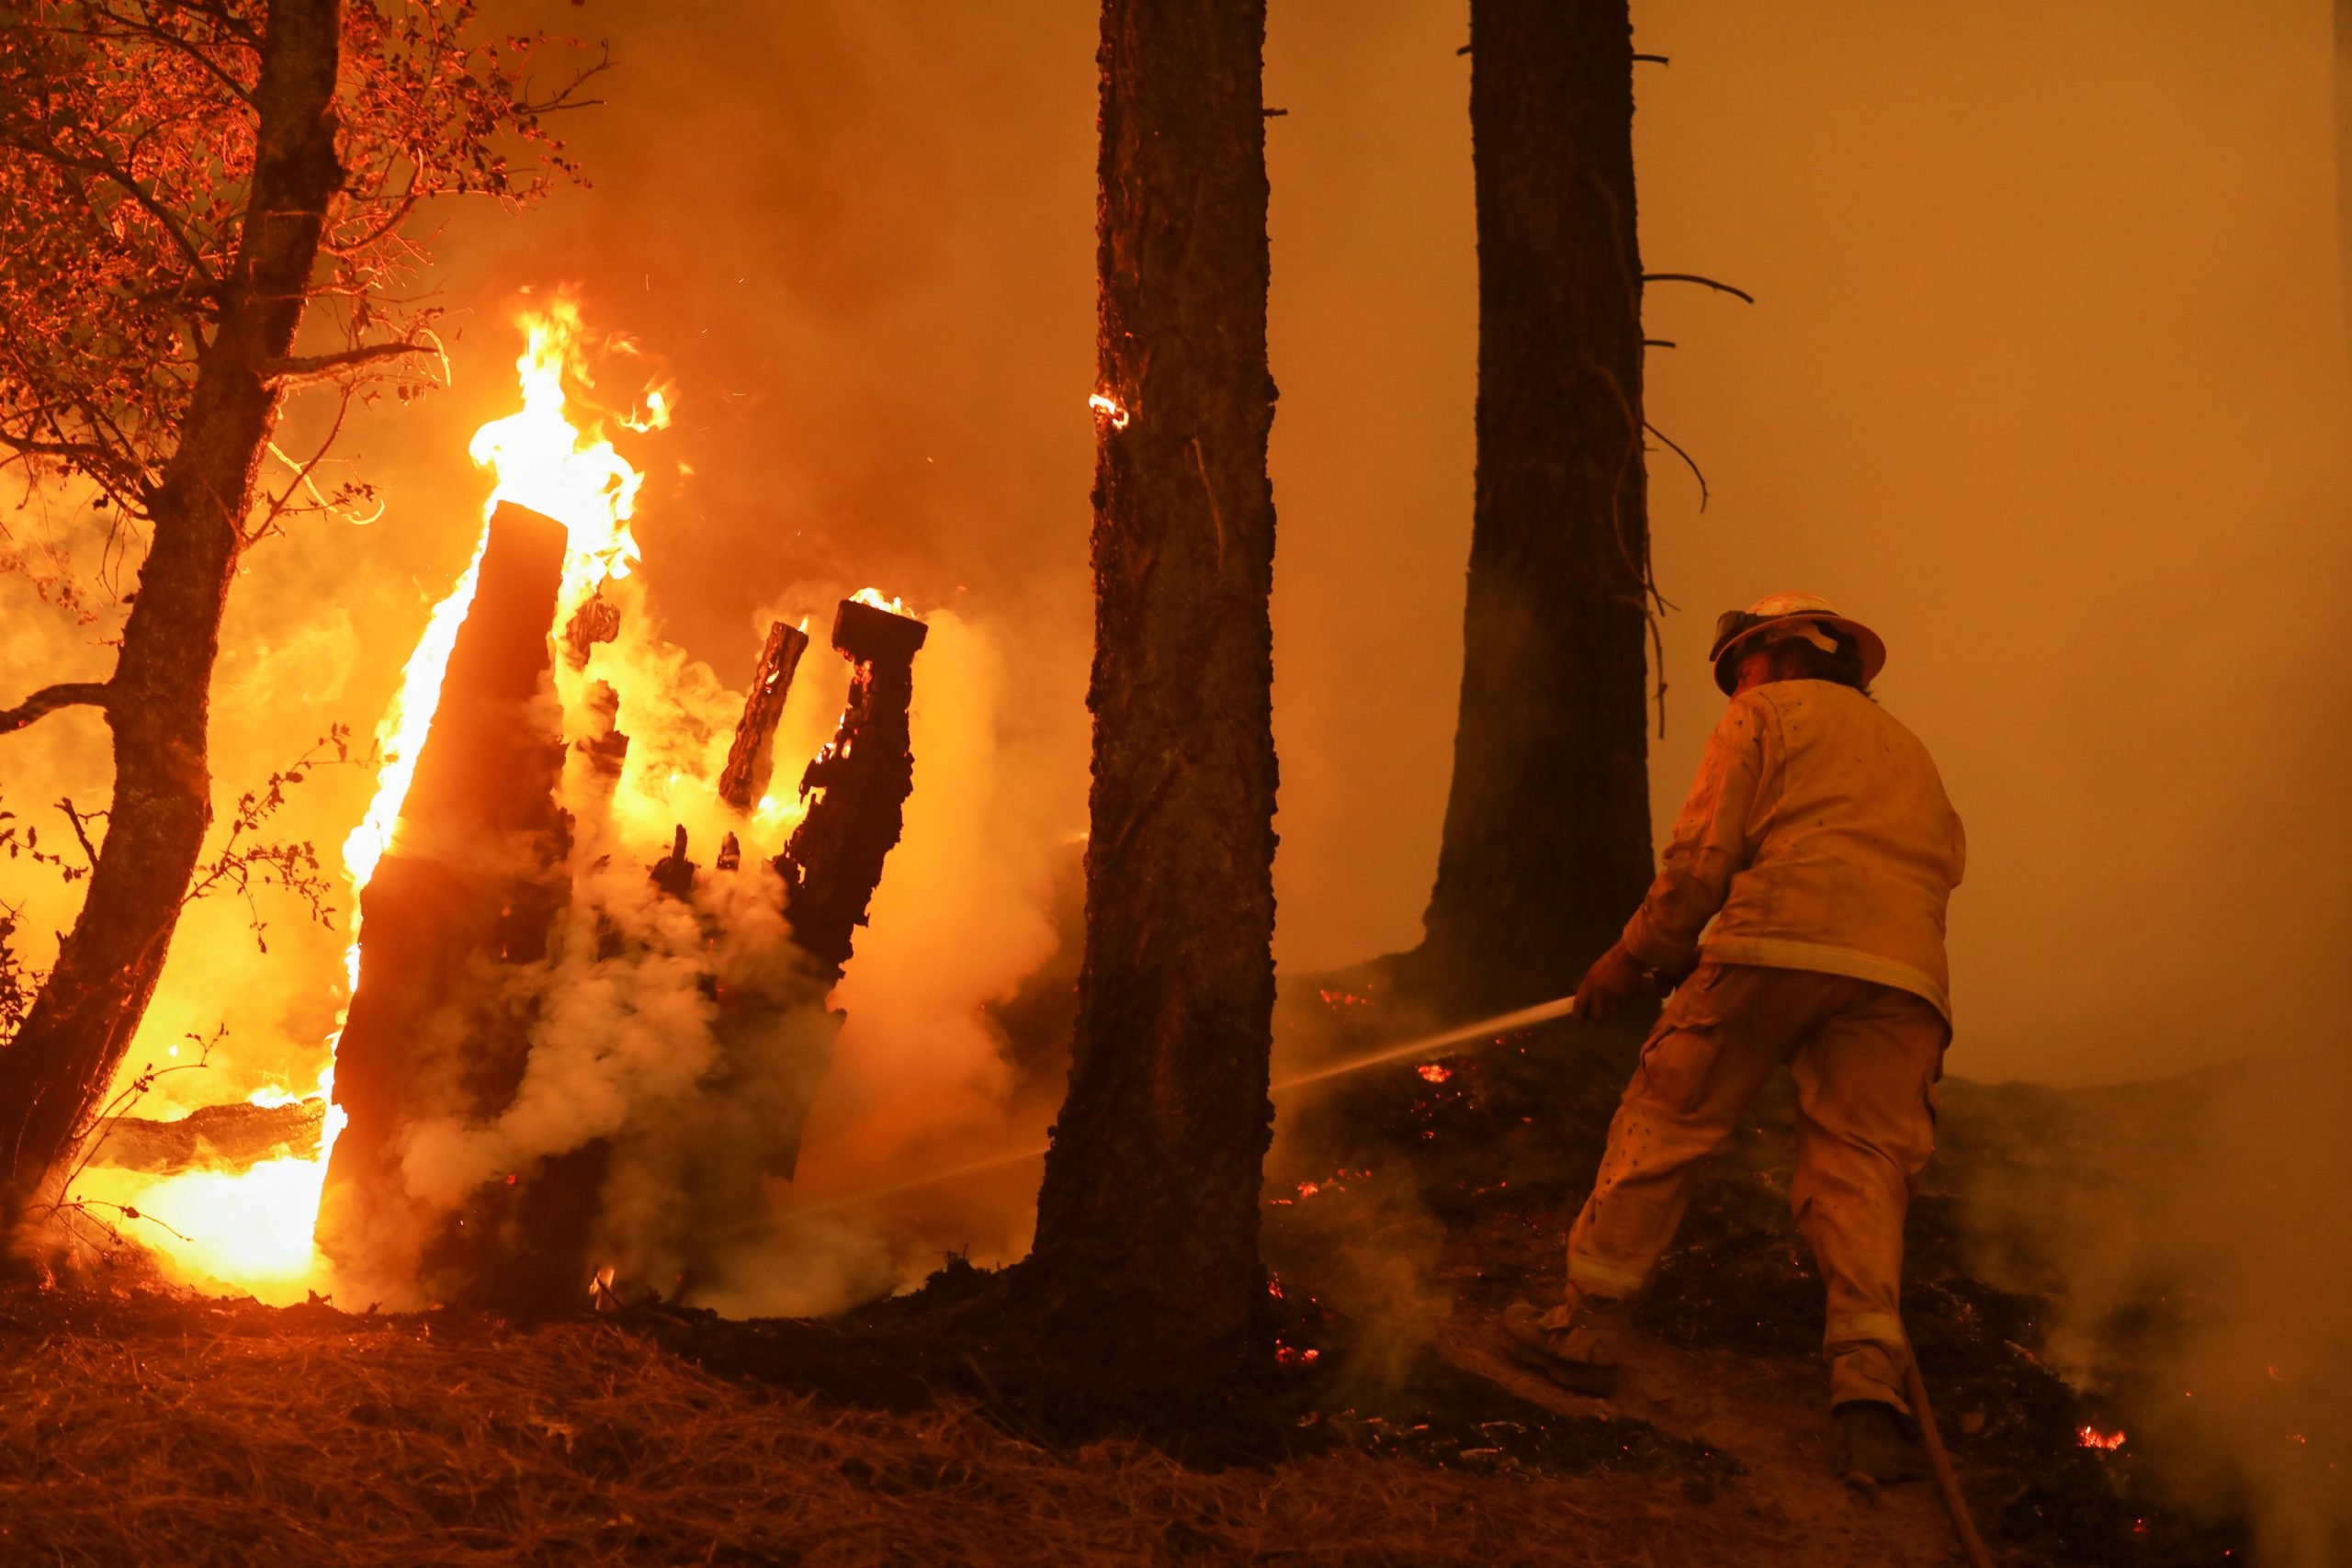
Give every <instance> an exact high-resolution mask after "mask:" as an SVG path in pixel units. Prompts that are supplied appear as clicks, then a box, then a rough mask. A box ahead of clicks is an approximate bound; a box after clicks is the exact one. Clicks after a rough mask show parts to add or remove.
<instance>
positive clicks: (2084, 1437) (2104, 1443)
mask: <svg viewBox="0 0 2352 1568" xmlns="http://www.w3.org/2000/svg"><path fill="white" fill-rule="evenodd" d="M2075 1440H2076V1441H2078V1442H2080V1443H2081V1444H2082V1445H2083V1447H2085V1448H2086V1449H2103V1450H2107V1451H2109V1452H2110V1453H2111V1452H2113V1451H2114V1450H2117V1449H2120V1448H2121V1447H2122V1446H2123V1434H2122V1433H2121V1432H2102V1431H2100V1430H2099V1429H2098V1427H2084V1428H2082V1430H2080V1431H2079V1432H2077V1433H2075Z"/></svg>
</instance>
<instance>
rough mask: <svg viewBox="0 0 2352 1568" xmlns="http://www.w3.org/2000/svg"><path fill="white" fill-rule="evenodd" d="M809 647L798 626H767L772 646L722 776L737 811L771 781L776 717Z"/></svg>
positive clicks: (724, 792) (724, 793)
mask: <svg viewBox="0 0 2352 1568" xmlns="http://www.w3.org/2000/svg"><path fill="white" fill-rule="evenodd" d="M808 650H809V634H808V633H807V632H804V631H802V630H801V629H800V628H799V627H797V626H786V625H785V624H784V623H783V622H782V621H778V622H776V623H775V625H774V626H770V627H769V628H768V640H767V646H766V647H764V648H763V649H760V662H759V667H758V668H757V669H756V670H754V671H752V694H751V695H750V696H748V697H745V698H744V699H743V716H742V718H741V720H740V721H739V722H738V723H737V724H736V726H735V743H734V744H733V745H732V746H730V747H729V748H728V750H727V771H726V772H725V773H721V774H719V776H718V798H719V799H721V800H723V801H725V802H726V803H727V804H728V805H729V806H731V807H734V808H735V809H736V810H738V811H749V810H750V809H751V808H752V801H753V800H755V799H757V798H758V797H759V794H760V791H761V790H763V789H764V788H765V787H766V786H767V782H768V773H769V770H770V768H771V767H772V766H773V757H772V753H773V751H774V749H775V727H776V721H777V720H779V719H781V718H782V717H783V716H784V701H785V698H786V697H787V696H789V695H790V694H791V693H792V674H793V671H796V670H797V669H799V668H800V656H801V655H802V654H803V653H806V652H807V651H808Z"/></svg>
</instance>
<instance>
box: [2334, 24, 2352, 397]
mask: <svg viewBox="0 0 2352 1568" xmlns="http://www.w3.org/2000/svg"><path fill="white" fill-rule="evenodd" d="M2335 269H2336V270H2335V276H2336V278H2337V280H2338V284H2339V291H2338V293H2337V297H2336V299H2337V304H2338V307H2339V309H2341V310H2342V311H2343V314H2344V349H2345V354H2346V358H2347V360H2352V0H2335Z"/></svg>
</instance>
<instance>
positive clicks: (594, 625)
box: [563, 588, 621, 670]
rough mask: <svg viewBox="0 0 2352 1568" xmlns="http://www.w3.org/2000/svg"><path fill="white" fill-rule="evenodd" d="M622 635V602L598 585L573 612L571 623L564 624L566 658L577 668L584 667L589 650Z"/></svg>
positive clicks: (586, 664) (583, 668) (586, 663)
mask: <svg viewBox="0 0 2352 1568" xmlns="http://www.w3.org/2000/svg"><path fill="white" fill-rule="evenodd" d="M620 635H621V612H620V606H619V605H617V604H613V603H612V602H611V601H610V600H608V599H606V598H605V591H604V590H603V589H601V588H599V589H598V590H597V591H596V592H594V593H591V594H590V595H589V596H588V597H587V599H586V600H585V601H584V602H582V604H581V606H580V608H578V609H577V610H574V611H572V612H571V623H570V624H569V625H567V626H565V627H564V628H563V651H564V662H566V663H568V664H570V665H571V667H572V668H573V669H574V670H585V669H586V668H587V667H588V652H589V650H590V649H593V648H594V647H595V646H596V645H597V644H598V643H600V642H610V641H612V640H613V639H614V638H615V637H618V636H620Z"/></svg>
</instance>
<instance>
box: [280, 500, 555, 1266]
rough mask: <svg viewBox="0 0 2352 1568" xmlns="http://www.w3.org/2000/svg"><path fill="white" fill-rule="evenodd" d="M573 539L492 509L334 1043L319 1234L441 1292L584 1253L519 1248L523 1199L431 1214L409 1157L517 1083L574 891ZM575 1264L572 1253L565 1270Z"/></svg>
mask: <svg viewBox="0 0 2352 1568" xmlns="http://www.w3.org/2000/svg"><path fill="white" fill-rule="evenodd" d="M565 543H566V540H565V534H564V530H563V527H562V525H560V524H557V523H554V522H552V521H550V520H548V519H547V518H545V517H542V516H540V515H538V514H537V513H533V512H528V511H525V510H524V509H522V508H520V507H515V506H511V505H510V506H503V507H501V508H500V509H499V511H498V513H497V514H496V516H495V517H494V518H493V519H492V524H491V529H490V539H489V543H488V546H487V547H486V548H485V549H484V551H483V553H482V560H481V573H480V578H479V581H478V584H477V586H476V589H475V593H474V601H473V605H472V608H471V610H470V611H469V614H468V615H467V617H466V622H465V625H464V626H463V627H462V628H461V629H460V630H459V632H458V640H457V644H456V646H455V648H454V649H452V650H451V653H450V657H449V666H448V671H447V676H446V677H445V679H444V681H443V682H442V688H441V697H440V703H439V706H438V709H437V711H436V712H435V716H434V719H433V726H432V729H431V732H430V734H429V735H428V737H427V738H426V739H425V741H424V748H423V750H422V751H421V752H420V753H419V755H418V758H417V767H416V774H415V778H414V780H413V783H412V784H411V786H410V789H409V793H408V797H407V800H406V802H405V804H404V808H403V810H402V811H401V819H400V822H399V824H398V826H397V828H396V829H395V831H394V836H393V842H392V844H391V846H390V849H389V850H388V852H386V853H385V855H384V857H383V859H382V861H381V862H380V863H379V864H378V866H377V868H376V874H375V876H374V877H373V878H372V879H371V880H370V881H369V883H368V887H367V891H366V892H365V893H364V894H363V895H362V896H361V899H360V912H361V915H362V917H363V921H364V926H365V932H366V935H365V940H364V942H363V944H362V946H361V950H360V969H359V983H358V986H357V987H356V990H355V991H354V993H353V996H352V999H351V1009H350V1012H349V1015H348V1017H347V1019H346V1021H345V1027H344V1032H343V1037H342V1040H341V1042H340V1043H339V1044H338V1046H337V1049H336V1053H335V1087H334V1099H335V1103H336V1104H338V1105H340V1106H341V1107H342V1108H343V1110H344V1112H345V1117H346V1118H347V1121H346V1122H345V1128H344V1131H343V1134H342V1135H341V1136H340V1137H339V1138H338V1139H337V1141H336V1144H335V1148H334V1158H333V1160H332V1161H331V1163H330V1165H329V1168H328V1174H327V1190H326V1195H325V1200H324V1201H323V1202H322V1210H321V1217H320V1236H321V1241H322V1245H323V1246H324V1247H326V1248H327V1250H328V1251H329V1252H330V1253H331V1254H332V1255H334V1256H335V1257H337V1258H339V1259H342V1260H345V1261H356V1262H358V1263H360V1264H362V1265H363V1266H365V1267H369V1268H373V1269H390V1270H392V1271H394V1272H408V1271H414V1272H415V1273H417V1274H418V1275H419V1276H420V1282H421V1283H422V1284H423V1285H424V1289H425V1290H426V1292H427V1293H428V1294H430V1295H432V1296H433V1297H434V1298H435V1299H438V1300H446V1301H455V1300H466V1299H473V1298H477V1297H479V1296H481V1295H482V1294H484V1293H486V1292H490V1291H491V1290H492V1287H493V1285H495V1286H496V1287H497V1288H498V1291H499V1293H501V1294H507V1293H511V1292H514V1291H515V1289H517V1288H520V1289H523V1290H529V1289H531V1288H533V1287H534V1286H535V1285H536V1284H537V1275H538V1273H540V1272H544V1271H545V1270H535V1269H533V1268H532V1267H530V1266H529V1261H530V1260H531V1259H535V1258H546V1257H548V1256H549V1255H550V1254H553V1255H562V1254H564V1253H565V1252H566V1251H567V1247H570V1248H571V1249H573V1250H576V1248H577V1247H578V1246H579V1245H581V1244H580V1243H579V1241H578V1240H577V1238H565V1237H562V1236H559V1235H551V1234H548V1233H545V1232H542V1233H540V1234H539V1235H537V1236H535V1237H531V1238H528V1239H527V1244H526V1245H520V1246H519V1247H518V1241H522V1240H523V1239H524V1238H518V1237H517V1236H516V1235H515V1233H514V1229H513V1225H512V1223H511V1222H512V1220H513V1218H514V1213H513V1212H514V1211H515V1209H516V1208H517V1207H518V1205H517V1203H516V1202H515V1196H516V1195H515V1194H513V1193H511V1191H510V1192H509V1193H505V1194H500V1195H499V1198H500V1201H499V1203H498V1206H497V1208H496V1209H492V1207H491V1206H490V1204H489V1202H488V1201H487V1200H486V1199H485V1200H484V1201H481V1202H471V1201H469V1205H467V1206H465V1207H462V1208H461V1209H460V1210H459V1211H458V1212H457V1213H447V1214H445V1213H434V1212H429V1211H427V1210H426V1209H425V1208H424V1206H423V1205H421V1204H420V1203H419V1202H418V1201H416V1200H415V1199H413V1197H412V1196H411V1195H410V1194H409V1191H408V1189H407V1186H406V1183H405V1182H404V1180H403V1175H402V1171H401V1146H402V1140H403V1137H404V1134H405V1133H406V1131H407V1129H408V1128H409V1127H411V1126H412V1125H413V1124H414V1123H416V1122H420V1121H424V1120H428V1119H435V1118H447V1119H455V1120H458V1121H459V1122H479V1121H481V1120H485V1119H487V1118H489V1117H491V1116H494V1115H495V1114H496V1113H497V1112H498V1111H500V1110H502V1109H503V1107H504V1106H505V1105H506V1104H507V1102H508V1101H509V1100H511V1099H512V1097H513V1095H514V1092H515V1087H516V1086H517V1085H518V1084H519V1083H520V1082H521V1080H522V1076H523V1069H524V1063H525V1060H526V1056H527V1055H528V1049H529V1030H530V1024H531V1021H532V1017H533V1014H534V1012H535V1010H536V991H535V988H534V987H530V986H527V985H518V984H516V983H515V971H516V970H517V969H518V968H520V967H521V966H524V965H526V964H532V963H535V962H536V961H537V960H538V959H540V958H542V957H543V956H544V955H545V953H546V950H547V942H548V932H549V930H550V928H551V927H552V925H553V922H554V919H555V917H556V915H557V914H558V913H559V912H560V909H561V908H562V906H563V903H564V901H565V899H566V897H568V895H569V885H568V881H567V879H566V878H565V876H564V874H563V867H564V863H565V859H566V856H567V854H568V853H569V851H570V832H569V823H568V821H567V819H566V818H564V817H563V815H562V813H561V812H560V810H559V809H558V808H557V806H556V803H555V790H556V785H557V782H558V777H559V775H560V771H561V766H562V759H563V747H562V742H561V739H560V736H559V735H558V734H557V733H556V731H555V728H554V725H553V708H552V705H549V704H548V702H547V701H546V700H545V697H544V693H545V690H546V682H547V678H548V671H549V667H550V660H549V637H548V633H549V630H550V628H551V626H552V624H553V622H554V619H555V604H556V593H557V589H558V586H559V584H560V579H561V574H562V567H563V557H564V549H565ZM509 1185H510V1187H511V1185H512V1184H509ZM518 1253H519V1255H518ZM575 1268H576V1264H575V1263H574V1262H573V1261H572V1260H571V1258H568V1257H567V1258H565V1261H564V1262H563V1264H562V1267H561V1269H560V1273H561V1274H562V1275H563V1276H565V1277H566V1279H567V1280H568V1277H569V1275H570V1274H571V1272H573V1271H574V1269H575ZM570 1283H571V1284H576V1283H577V1282H576V1281H571V1282H570ZM568 1290H569V1286H567V1291H568Z"/></svg>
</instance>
